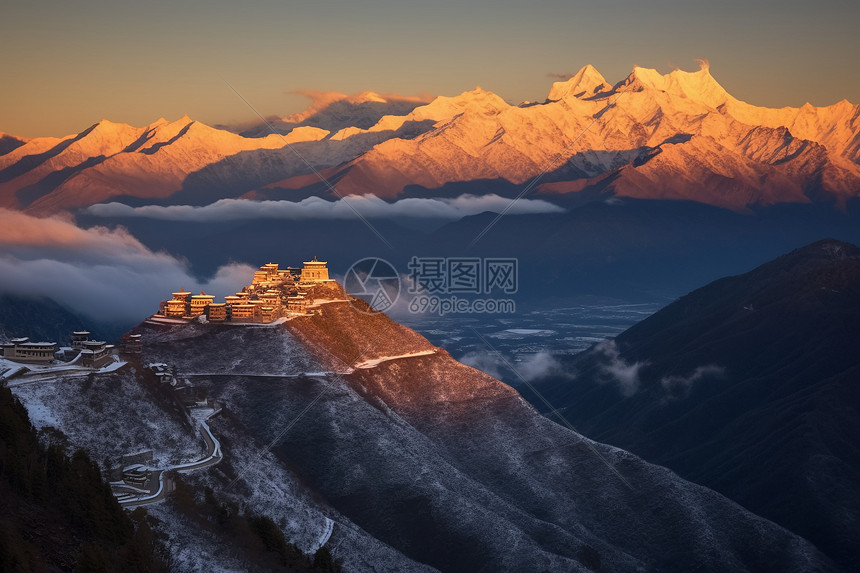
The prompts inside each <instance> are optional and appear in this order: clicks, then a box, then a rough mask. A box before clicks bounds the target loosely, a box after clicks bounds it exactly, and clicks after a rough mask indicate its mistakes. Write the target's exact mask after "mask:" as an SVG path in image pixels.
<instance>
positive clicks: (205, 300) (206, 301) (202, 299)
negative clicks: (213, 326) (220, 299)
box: [188, 291, 215, 317]
mask: <svg viewBox="0 0 860 573" xmlns="http://www.w3.org/2000/svg"><path fill="white" fill-rule="evenodd" d="M214 300H215V297H214V296H213V295H211V294H206V292H204V291H200V294H195V295H193V296H192V297H191V306H190V308H189V312H188V314H189V316H192V317H193V316H200V315H201V314H205V313H206V307H208V306H209V305H210V304H212V301H214Z"/></svg>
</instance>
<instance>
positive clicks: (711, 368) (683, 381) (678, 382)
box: [660, 364, 726, 397]
mask: <svg viewBox="0 0 860 573" xmlns="http://www.w3.org/2000/svg"><path fill="white" fill-rule="evenodd" d="M725 373H726V369H725V368H723V367H722V366H718V365H716V364H707V365H705V366H699V367H698V368H696V369H695V370H693V371H692V372H691V373H690V374H689V375H687V376H664V377H663V378H661V379H660V385H661V386H662V387H663V389H664V390H666V392H667V393H668V394H669V395H671V396H672V397H680V396H686V395H687V393H689V391H690V388H692V387H693V385H695V384H697V383H698V382H700V381H701V380H703V379H705V378H717V377H720V376H724V375H725Z"/></svg>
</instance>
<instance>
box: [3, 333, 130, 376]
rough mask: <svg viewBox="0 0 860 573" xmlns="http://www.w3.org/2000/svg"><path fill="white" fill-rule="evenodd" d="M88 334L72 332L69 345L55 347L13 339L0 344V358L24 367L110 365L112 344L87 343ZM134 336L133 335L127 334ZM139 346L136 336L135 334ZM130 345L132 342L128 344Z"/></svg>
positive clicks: (89, 341) (99, 341) (112, 352)
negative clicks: (61, 363)
mask: <svg viewBox="0 0 860 573" xmlns="http://www.w3.org/2000/svg"><path fill="white" fill-rule="evenodd" d="M90 334H91V333H90V332H88V331H86V330H79V331H75V332H73V333H72V336H71V339H72V345H71V346H66V347H62V348H60V347H58V345H57V343H56V342H30V339H29V338H26V337H24V338H13V339H12V340H10V341H9V343H8V344H3V345H0V347H2V350H3V358H5V359H7V360H12V361H14V362H21V363H24V364H51V363H54V362H73V361H74V362H75V363H76V364H78V365H80V366H83V367H85V368H103V367H104V366H107V365H108V364H110V363H111V362H113V356H114V354H115V348H114V345H112V344H108V343H106V342H105V341H103V340H90ZM129 336H132V337H133V336H135V335H129ZM136 336H137V337H138V338H137V341H136V344H137V345H138V346H139V345H140V335H136ZM132 344H134V343H132Z"/></svg>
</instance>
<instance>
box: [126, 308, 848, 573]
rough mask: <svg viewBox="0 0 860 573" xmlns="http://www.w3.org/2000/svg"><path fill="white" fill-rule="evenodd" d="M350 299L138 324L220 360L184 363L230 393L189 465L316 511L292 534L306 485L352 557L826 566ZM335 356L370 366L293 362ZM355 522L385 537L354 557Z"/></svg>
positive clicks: (764, 525) (177, 354)
mask: <svg viewBox="0 0 860 573" xmlns="http://www.w3.org/2000/svg"><path fill="white" fill-rule="evenodd" d="M350 309H351V307H349V305H348V304H346V303H332V304H327V305H325V308H324V312H323V315H322V316H314V317H308V318H307V319H300V320H298V319H296V320H291V321H289V322H287V323H285V324H284V325H282V326H280V327H275V328H265V329H263V328H260V329H255V330H254V334H253V335H251V338H247V337H246V338H243V341H244V344H243V345H238V344H235V343H237V342H238V339H237V338H233V337H234V336H236V335H233V334H230V331H231V330H230V329H232V328H234V327H216V326H203V325H194V326H192V327H177V328H175V329H173V330H171V331H170V332H169V333H166V332H164V331H161V332H158V331H156V330H155V329H154V328H151V327H149V326H147V325H146V324H144V325H141V327H139V328H138V332H140V333H142V334H143V335H144V340H145V347H146V350H145V353H146V358H147V359H150V358H152V359H154V358H155V357H157V358H158V360H159V361H164V362H166V363H168V364H175V365H176V366H177V368H178V369H179V370H180V371H188V372H192V371H193V370H194V369H196V368H199V365H200V362H199V358H198V356H197V355H203V356H207V357H210V358H211V359H212V360H213V364H215V365H216V366H217V367H218V368H219V369H220V368H224V372H223V374H218V373H215V372H213V373H211V375H208V376H198V377H194V382H195V384H197V385H199V386H200V387H202V388H205V389H206V390H207V391H208V393H209V396H210V397H213V398H216V399H218V400H221V401H223V402H224V403H225V404H227V407H226V410H227V415H225V416H224V417H222V418H220V419H219V418H215V419H213V420H212V423H211V427H212V430H213V432H215V434H216V435H219V434H220V435H221V436H224V437H225V439H224V442H225V444H226V446H225V460H224V462H223V463H222V464H219V465H218V466H217V467H216V468H215V469H213V470H212V471H210V472H208V473H206V474H200V475H199V476H197V475H195V476H194V479H195V480H202V481H201V483H203V482H206V483H208V484H209V485H210V486H211V487H221V488H224V489H226V490H227V491H228V492H230V493H231V495H237V496H239V499H242V500H243V501H244V502H245V503H248V504H249V506H251V507H267V508H268V510H267V511H269V512H271V513H273V514H275V515H276V516H277V517H276V520H277V521H278V523H279V524H281V526H282V527H284V529H285V531H287V532H288V533H289V535H290V537H291V538H293V539H297V540H301V539H304V541H301V543H303V544H304V546H305V547H307V546H308V545H307V544H309V543H311V541H310V540H312V539H313V538H314V536H315V535H319V534H320V532H321V531H323V530H322V529H321V527H322V526H323V525H324V523H325V522H324V521H323V520H321V519H319V518H312V519H311V518H308V519H305V520H299V521H298V522H295V523H301V524H302V525H300V526H299V527H300V528H303V529H304V534H303V535H304V537H301V536H300V535H299V534H298V533H296V531H295V523H294V522H293V521H291V520H294V519H295V511H296V510H295V508H296V507H298V506H297V505H296V504H297V503H298V502H297V501H296V500H300V499H302V498H303V496H305V495H310V496H313V497H314V498H316V499H323V500H325V503H324V504H323V505H322V506H319V507H320V509H318V511H321V512H322V515H325V516H326V517H328V518H329V519H332V520H333V521H334V522H335V524H334V527H333V529H332V533H331V537H330V539H329V541H328V546H329V547H330V548H331V549H332V551H333V552H334V554H335V556H336V557H344V558H345V559H347V562H348V563H349V567H352V568H355V569H359V570H363V569H365V568H367V567H372V566H379V565H378V563H377V562H376V560H377V559H383V560H385V559H395V561H396V559H400V560H402V559H403V557H402V556H400V555H399V554H402V555H405V556H406V558H408V559H411V560H413V562H423V563H426V564H429V565H431V566H433V567H435V568H438V569H442V570H453V571H457V570H463V571H467V570H468V571H473V570H476V569H480V567H489V568H491V569H493V570H533V569H535V568H537V569H538V570H544V569H547V570H570V571H586V570H589V568H594V567H595V566H597V565H596V564H599V566H600V567H602V568H604V570H613V571H633V570H641V569H655V570H656V569H659V570H678V571H680V570H689V569H691V568H694V567H695V566H697V565H701V566H703V567H704V568H705V569H710V570H717V569H731V570H738V571H743V570H754V569H757V568H758V566H759V565H760V564H761V563H769V564H770V566H771V569H772V570H785V569H796V570H803V569H809V568H812V569H816V568H819V569H822V570H828V569H829V568H830V567H831V566H830V564H829V563H828V562H827V560H826V558H823V557H822V556H821V555H820V554H818V553H817V552H816V550H815V549H814V547H812V546H811V545H809V544H808V543H807V542H805V541H804V540H802V539H801V538H798V537H796V536H794V535H792V534H790V533H789V532H787V531H785V530H783V529H781V528H779V527H778V526H775V525H774V524H772V523H770V522H768V521H766V520H763V519H761V518H758V517H756V516H754V515H752V514H750V513H749V512H747V511H745V510H744V509H742V508H741V507H739V506H737V505H736V504H734V503H732V502H730V501H728V500H726V499H725V498H723V497H721V496H719V495H717V494H715V493H713V492H711V491H710V490H707V489H705V488H702V487H700V486H696V485H693V484H690V483H688V482H685V481H683V480H681V479H679V478H678V477H677V476H675V475H674V474H672V473H671V472H669V471H667V470H665V469H663V468H660V467H657V466H652V465H650V464H647V463H645V462H643V461H642V460H640V459H638V458H636V457H635V456H633V455H631V454H629V453H627V452H624V451H622V450H618V449H616V448H611V447H607V446H604V445H601V444H597V443H593V442H590V441H588V440H586V439H585V438H583V437H582V436H579V435H578V434H575V433H573V432H571V431H569V430H567V429H565V428H563V427H562V426H560V425H558V424H555V423H553V422H551V421H549V420H547V419H546V418H543V417H542V416H540V415H539V414H538V413H537V412H536V411H535V410H534V409H533V408H532V407H531V406H529V405H528V404H527V403H526V402H525V401H524V400H523V399H522V398H521V397H520V396H519V395H518V394H517V393H516V392H515V391H514V390H513V389H511V388H510V387H508V386H506V385H504V384H502V383H501V382H499V381H497V380H495V379H493V378H490V377H489V376H486V375H485V374H482V373H480V372H478V371H476V370H473V369H472V368H469V367H466V366H463V365H461V364H459V363H457V362H456V361H454V360H453V359H451V358H450V356H448V355H447V354H446V353H444V352H433V351H432V348H433V347H432V345H429V343H427V342H426V341H424V342H423V343H421V342H420V341H421V340H423V339H421V337H417V335H415V334H414V333H412V332H411V331H409V330H408V329H405V328H403V327H402V326H400V325H397V324H396V323H393V322H391V321H389V320H388V319H387V318H385V317H384V316H381V315H376V316H371V315H366V314H360V313H356V312H355V311H354V310H350ZM186 328H190V330H186ZM249 332H250V330H249ZM171 337H175V338H176V339H177V341H176V342H175V343H174V342H172V341H171ZM413 337H416V338H414V339H413ZM230 340H232V341H233V343H234V344H233V345H234V346H241V348H242V349H243V353H244V361H243V362H242V364H241V365H238V366H234V357H233V356H231V355H230V353H231V352H233V351H232V350H227V351H226V355H222V353H224V352H225V347H229V346H231V344H229V341H230ZM401 343H402V344H401ZM398 347H399V348H400V350H399V351H395V349H397V348H398ZM355 349H359V350H358V351H357V352H356V350H355ZM405 350H409V352H405ZM422 350H429V352H424V351H422ZM278 353H285V354H287V355H289V358H288V359H284V358H283V357H281V358H279V357H277V354H278ZM327 354H328V355H330V356H331V357H330V358H329V360H328V361H329V362H331V363H341V364H342V363H343V362H346V363H347V364H353V365H355V363H356V362H358V361H359V357H361V360H362V361H369V362H368V363H367V366H368V367H366V368H354V369H352V371H351V373H347V374H345V375H335V374H327V375H322V374H320V375H297V374H300V373H301V371H302V370H303V369H305V368H308V367H310V366H311V365H313V364H316V363H319V361H323V362H326V360H325V359H324V358H323V357H324V356H325V355H327ZM403 355H406V356H403ZM274 364H281V365H283V367H284V368H285V372H284V373H283V375H280V376H279V375H273V371H272V367H273V365H274ZM231 448H232V449H233V450H232V452H231ZM269 448H270V450H269ZM616 472H617V473H616ZM619 475H620V476H621V478H623V479H621V478H619ZM231 483H232V484H233V485H232V487H231V486H230V484H231ZM299 505H301V504H299ZM159 511H160V510H159ZM316 515H319V514H316ZM314 532H316V533H314ZM323 532H324V531H323ZM365 534H369V535H372V536H373V537H374V538H375V539H376V540H377V543H378V544H377V545H375V546H374V547H377V548H378V549H375V550H374V551H375V552H376V553H372V554H371V555H369V556H367V561H360V560H359V557H358V555H359V554H360V552H357V550H356V544H357V543H358V542H359V541H360V540H361V539H365V541H366V538H364V537H363V536H364V535H365ZM386 546H387V547H388V548H393V549H387V548H386ZM401 562H402V561H401ZM392 563H393V562H389V565H388V566H383V568H387V567H389V566H391V564H392Z"/></svg>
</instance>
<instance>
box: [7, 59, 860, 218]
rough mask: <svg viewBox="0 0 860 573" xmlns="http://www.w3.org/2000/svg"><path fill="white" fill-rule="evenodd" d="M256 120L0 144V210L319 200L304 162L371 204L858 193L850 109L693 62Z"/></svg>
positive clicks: (767, 201) (104, 128)
mask: <svg viewBox="0 0 860 573" xmlns="http://www.w3.org/2000/svg"><path fill="white" fill-rule="evenodd" d="M273 126H274V127H275V129H276V130H277V131H283V132H285V133H283V135H281V134H273V133H271V132H270V130H269V128H268V127H267V126H260V127H258V128H253V129H247V130H244V131H243V132H242V134H239V133H234V132H231V131H228V130H226V129H216V128H213V127H209V126H207V125H204V124H201V123H199V122H196V121H194V120H192V119H190V118H188V117H183V118H181V119H179V120H176V121H172V122H171V121H167V120H164V119H161V120H158V121H156V122H154V123H152V124H150V125H148V126H145V127H132V126H129V125H125V124H117V123H112V122H110V121H107V120H103V121H100V122H99V123H97V124H95V125H93V126H91V127H89V128H88V129H86V130H84V131H82V132H81V133H79V134H75V135H70V136H67V137H63V138H49V137H45V138H36V139H32V140H23V139H22V138H15V137H13V136H8V135H3V145H2V146H0V207H7V208H13V209H23V210H27V211H29V212H32V213H35V214H50V213H55V212H59V211H65V210H73V209H77V208H82V207H87V206H89V205H93V204H95V203H101V202H108V201H129V200H131V201H133V202H135V203H136V204H140V203H147V202H157V203H160V204H196V205H202V204H208V203H211V202H213V201H215V200H218V199H222V198H226V197H244V198H249V199H255V198H258V199H259V198H277V199H288V200H289V199H294V198H300V197H306V196H307V195H308V194H320V195H324V196H327V195H331V193H330V191H329V190H327V189H325V187H322V186H320V185H319V179H318V178H317V176H316V175H315V174H313V173H312V170H311V167H313V169H316V170H320V171H321V173H322V174H323V175H324V176H325V177H327V178H328V179H329V180H330V181H332V182H334V183H336V186H337V190H338V193H339V194H341V195H349V194H368V193H370V194H375V195H377V196H380V197H384V198H389V199H393V198H398V197H403V196H409V195H411V194H416V193H420V194H421V195H422V196H434V195H436V194H438V195H443V194H450V191H449V190H446V186H450V185H457V186H458V187H457V188H458V189H460V190H461V192H472V191H470V190H469V185H470V184H475V183H481V184H482V186H481V187H480V189H487V185H489V186H490V187H492V185H493V184H494V183H498V184H499V185H501V186H504V185H506V184H507V185H508V186H510V185H513V186H515V187H516V188H519V189H521V188H524V187H525V186H526V185H527V184H528V183H529V182H530V181H532V180H533V179H534V178H535V177H537V176H539V175H541V174H543V175H542V176H541V178H540V180H539V182H538V183H539V184H538V185H537V186H536V187H535V190H534V191H535V193H537V194H540V195H542V196H544V197H545V198H548V199H550V200H552V199H553V198H556V199H560V198H563V197H571V196H572V195H571V194H576V193H580V192H583V191H592V192H594V191H598V192H600V193H602V194H607V193H608V194H615V195H617V196H627V197H635V198H643V199H677V200H691V201H697V202H701V203H706V204H710V205H715V206H721V207H726V208H729V209H732V210H735V211H744V210H746V209H748V208H749V207H751V206H756V205H772V204H777V203H808V202H814V201H825V202H831V203H834V204H835V205H836V206H842V205H844V204H845V202H846V201H847V200H848V199H850V198H852V197H855V196H857V195H858V194H860V165H858V162H860V106H858V105H854V104H851V103H849V102H847V101H844V100H843V101H841V102H838V103H836V104H834V105H831V106H827V107H814V106H812V105H810V104H806V105H804V106H802V107H800V108H789V107H787V108H781V109H770V108H763V107H756V106H753V105H750V104H747V103H745V102H742V101H740V100H738V99H736V98H734V97H732V96H731V95H730V94H728V93H727V92H726V90H725V89H723V87H722V86H721V85H720V84H719V83H718V82H717V81H716V80H715V79H714V78H713V76H712V75H711V74H710V71H709V69H708V68H707V66H703V67H702V69H700V70H699V71H696V72H685V71H681V70H676V71H673V72H671V73H669V74H666V75H661V74H659V73H658V72H657V71H655V70H651V69H646V68H640V67H637V68H634V69H633V71H632V73H631V74H630V75H629V76H628V77H627V78H626V79H624V80H623V81H621V82H618V83H617V84H615V85H612V84H610V83H609V82H608V81H607V80H606V79H605V78H604V77H603V76H602V75H601V74H600V73H599V72H598V71H597V70H596V69H594V68H593V67H592V66H586V67H584V68H582V69H581V70H580V71H579V72H578V73H577V74H575V75H574V76H573V77H572V78H570V79H569V80H567V81H564V82H556V83H555V84H553V86H552V88H551V89H550V91H549V94H548V97H547V99H546V101H544V102H542V103H524V104H521V105H519V106H515V105H510V104H508V103H507V102H505V101H504V100H503V99H502V98H501V97H499V96H498V95H496V94H493V93H492V92H488V91H485V90H482V89H481V88H476V89H475V90H472V91H468V92H464V93H462V94H460V95H458V96H455V97H437V98H435V99H433V100H432V101H430V102H429V103H423V102H422V101H421V99H420V98H397V97H394V96H380V95H379V94H374V93H372V92H365V93H363V94H358V95H355V96H343V95H342V94H335V95H331V94H322V95H320V94H317V95H316V97H314V103H313V104H312V106H311V107H310V108H309V109H308V110H306V111H305V112H303V113H300V114H293V115H292V116H287V117H285V118H283V119H282V120H279V121H276V122H274V124H273ZM544 172H545V173H544ZM476 188H477V187H476ZM299 190H302V191H299Z"/></svg>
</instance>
